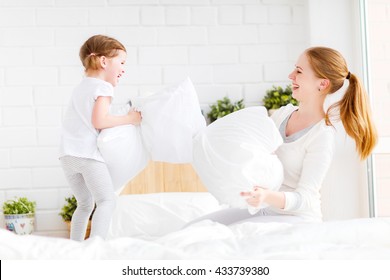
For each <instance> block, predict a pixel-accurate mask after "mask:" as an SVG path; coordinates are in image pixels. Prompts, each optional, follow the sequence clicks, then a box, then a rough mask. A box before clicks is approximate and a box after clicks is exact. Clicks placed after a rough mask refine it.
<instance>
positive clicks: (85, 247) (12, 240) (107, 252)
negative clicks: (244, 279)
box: [0, 218, 390, 260]
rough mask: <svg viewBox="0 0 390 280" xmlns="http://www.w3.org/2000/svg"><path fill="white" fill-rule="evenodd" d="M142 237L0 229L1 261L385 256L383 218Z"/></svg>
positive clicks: (388, 231) (217, 227)
mask: <svg viewBox="0 0 390 280" xmlns="http://www.w3.org/2000/svg"><path fill="white" fill-rule="evenodd" d="M147 239H148V240H147ZM147 239H143V238H142V237H138V238H132V237H123V238H115V239H112V240H108V241H104V240H102V239H100V238H95V239H90V240H87V241H85V242H76V241H71V240H68V239H63V238H50V237H42V236H34V235H30V236H17V235H15V234H13V233H11V232H8V231H6V230H3V229H2V230H0V248H1V249H0V259H2V260H4V259H5V260H7V259H278V260H281V259H390V219H385V218H375V219H368V218H367V219H354V220H344V221H332V222H324V223H318V224H295V225H292V224H286V223H263V224H260V223H256V224H254V223H244V224H239V225H235V226H231V227H228V226H224V225H221V224H218V223H213V222H210V221H202V222H200V223H197V224H194V225H192V226H190V227H187V228H185V229H181V230H175V231H172V232H170V233H167V234H166V235H164V236H161V237H154V238H152V239H151V238H150V236H149V237H148V238H147Z"/></svg>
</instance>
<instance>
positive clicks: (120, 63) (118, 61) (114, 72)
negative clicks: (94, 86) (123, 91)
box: [104, 50, 127, 87]
mask: <svg viewBox="0 0 390 280" xmlns="http://www.w3.org/2000/svg"><path fill="white" fill-rule="evenodd" d="M126 57H127V54H126V52H124V51H122V50H119V51H118V55H117V56H115V57H112V58H109V59H107V64H106V67H105V79H104V80H105V81H106V82H109V83H110V84H112V85H113V86H114V87H115V86H116V85H117V84H118V81H119V78H120V77H121V76H122V75H123V73H125V70H124V65H125V62H126Z"/></svg>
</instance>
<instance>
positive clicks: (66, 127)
mask: <svg viewBox="0 0 390 280" xmlns="http://www.w3.org/2000/svg"><path fill="white" fill-rule="evenodd" d="M99 96H111V97H113V96H114V88H113V86H112V85H111V84H110V83H108V82H106V81H103V80H101V79H97V78H89V77H86V78H84V79H83V81H82V82H81V83H80V84H79V85H78V86H77V87H76V88H75V89H74V90H73V93H72V97H71V100H70V102H69V105H68V108H67V111H66V114H65V117H64V120H63V124H62V136H61V144H60V157H62V156H65V155H70V156H75V157H81V158H90V159H95V160H98V161H101V162H104V160H103V158H102V156H101V154H100V152H99V149H98V147H97V142H96V140H97V137H98V134H99V131H98V130H97V129H95V128H94V127H93V125H92V111H93V107H94V104H95V101H96V99H97V98H98V97H99Z"/></svg>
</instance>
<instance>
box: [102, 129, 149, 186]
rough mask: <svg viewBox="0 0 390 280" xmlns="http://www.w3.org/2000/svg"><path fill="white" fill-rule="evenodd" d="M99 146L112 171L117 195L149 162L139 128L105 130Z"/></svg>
mask: <svg viewBox="0 0 390 280" xmlns="http://www.w3.org/2000/svg"><path fill="white" fill-rule="evenodd" d="M97 145H98V148H99V151H100V153H101V154H102V157H103V158H104V161H105V162H106V164H107V167H108V170H109V171H110V175H111V179H112V182H113V185H114V189H115V192H116V193H117V194H119V193H120V192H121V191H122V189H123V187H124V186H125V184H126V183H127V182H128V181H129V180H131V179H133V178H134V177H135V176H137V175H138V173H139V172H141V171H142V170H143V169H144V168H145V167H146V165H147V164H148V162H149V154H148V152H147V151H146V149H145V146H144V144H143V143H142V137H141V134H140V128H139V127H138V126H134V125H121V126H116V127H112V128H106V129H103V130H102V131H101V132H100V134H99V136H98V139H97Z"/></svg>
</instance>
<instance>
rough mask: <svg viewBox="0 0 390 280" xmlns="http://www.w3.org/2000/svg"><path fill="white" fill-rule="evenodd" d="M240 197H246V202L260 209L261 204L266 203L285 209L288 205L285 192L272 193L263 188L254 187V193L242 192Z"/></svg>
mask: <svg viewBox="0 0 390 280" xmlns="http://www.w3.org/2000/svg"><path fill="white" fill-rule="evenodd" d="M240 195H241V196H243V197H246V202H247V203H248V204H249V205H250V206H253V207H259V206H260V205H261V204H263V203H265V204H268V205H270V206H273V207H276V208H280V209H283V208H284V205H285V204H286V196H285V195H284V192H279V191H271V190H268V189H265V188H261V187H254V188H253V191H251V192H241V194H240Z"/></svg>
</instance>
